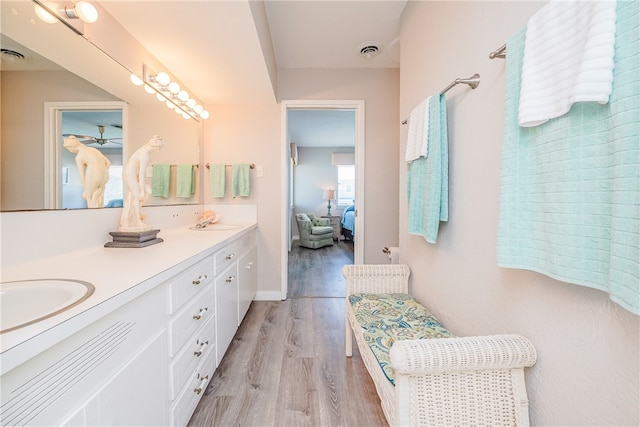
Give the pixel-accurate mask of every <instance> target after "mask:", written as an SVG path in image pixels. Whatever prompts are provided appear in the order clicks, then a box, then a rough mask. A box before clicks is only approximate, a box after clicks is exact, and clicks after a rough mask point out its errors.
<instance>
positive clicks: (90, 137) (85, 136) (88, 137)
mask: <svg viewBox="0 0 640 427" xmlns="http://www.w3.org/2000/svg"><path fill="white" fill-rule="evenodd" d="M62 136H64V137H65V138H68V137H70V136H75V137H76V138H78V139H93V140H95V139H96V138H95V137H93V136H88V135H77V134H75V133H63V134H62Z"/></svg>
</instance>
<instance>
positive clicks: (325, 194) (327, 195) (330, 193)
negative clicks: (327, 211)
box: [322, 188, 336, 200]
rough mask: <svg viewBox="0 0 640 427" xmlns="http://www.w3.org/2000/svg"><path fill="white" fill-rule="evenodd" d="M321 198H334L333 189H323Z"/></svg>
mask: <svg viewBox="0 0 640 427" xmlns="http://www.w3.org/2000/svg"><path fill="white" fill-rule="evenodd" d="M322 198H323V199H324V200H335V199H336V192H335V190H333V189H331V188H330V189H328V190H324V191H323V192H322Z"/></svg>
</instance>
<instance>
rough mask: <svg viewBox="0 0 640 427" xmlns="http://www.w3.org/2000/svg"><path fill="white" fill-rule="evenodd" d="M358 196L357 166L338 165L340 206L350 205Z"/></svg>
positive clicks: (338, 197)
mask: <svg viewBox="0 0 640 427" xmlns="http://www.w3.org/2000/svg"><path fill="white" fill-rule="evenodd" d="M355 198H356V167H355V166H354V165H340V166H338V195H337V199H338V206H349V205H351V204H353V202H354V200H355Z"/></svg>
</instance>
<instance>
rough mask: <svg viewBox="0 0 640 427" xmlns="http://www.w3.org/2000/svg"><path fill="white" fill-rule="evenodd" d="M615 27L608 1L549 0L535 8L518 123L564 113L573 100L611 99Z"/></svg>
mask: <svg viewBox="0 0 640 427" xmlns="http://www.w3.org/2000/svg"><path fill="white" fill-rule="evenodd" d="M615 31H616V2H615V1H611V0H598V1H566V0H551V1H550V2H549V3H548V4H547V5H546V6H544V7H543V8H542V9H540V10H539V11H538V12H536V13H535V14H534V15H533V16H532V17H531V18H530V19H529V22H528V23H527V33H526V40H525V47H524V59H523V65H522V81H521V86H520V106H519V111H518V122H519V124H520V126H522V127H533V126H538V125H540V124H542V123H544V122H546V121H548V120H550V119H553V118H555V117H559V116H562V115H563V114H566V113H567V112H568V111H569V110H570V109H571V106H572V105H573V104H574V103H575V102H599V103H601V104H606V103H607V102H609V95H611V85H612V82H613V54H614V42H615Z"/></svg>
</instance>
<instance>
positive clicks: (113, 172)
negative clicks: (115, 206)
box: [104, 166, 124, 203]
mask: <svg viewBox="0 0 640 427" xmlns="http://www.w3.org/2000/svg"><path fill="white" fill-rule="evenodd" d="M123 189H124V183H123V182H122V166H110V167H109V181H108V182H107V186H106V188H105V190H104V202H105V203H109V201H111V200H114V199H122V198H123V196H122V193H123Z"/></svg>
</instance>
